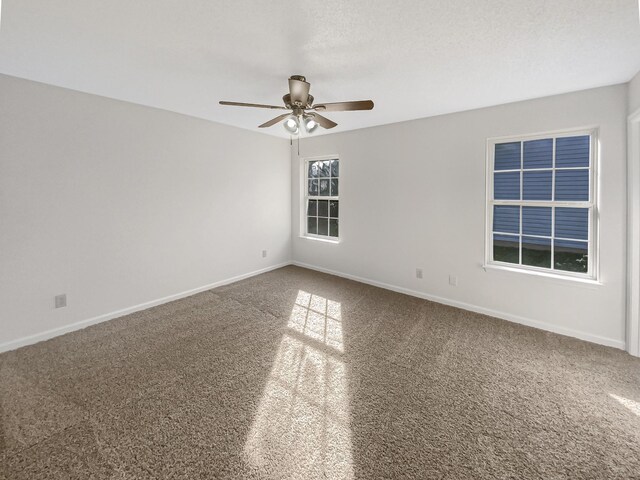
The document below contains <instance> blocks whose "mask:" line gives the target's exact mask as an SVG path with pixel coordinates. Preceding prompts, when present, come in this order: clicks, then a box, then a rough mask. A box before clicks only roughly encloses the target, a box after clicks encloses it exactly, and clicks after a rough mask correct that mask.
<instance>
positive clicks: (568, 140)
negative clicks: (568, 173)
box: [556, 135, 590, 168]
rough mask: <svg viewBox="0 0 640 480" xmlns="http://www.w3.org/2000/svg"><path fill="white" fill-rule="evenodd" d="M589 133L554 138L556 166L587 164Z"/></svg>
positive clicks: (585, 165) (584, 165) (580, 165)
mask: <svg viewBox="0 0 640 480" xmlns="http://www.w3.org/2000/svg"><path fill="white" fill-rule="evenodd" d="M589 143H590V137H589V135H582V136H579V137H564V138H558V139H556V168H562V167H588V166H589Z"/></svg>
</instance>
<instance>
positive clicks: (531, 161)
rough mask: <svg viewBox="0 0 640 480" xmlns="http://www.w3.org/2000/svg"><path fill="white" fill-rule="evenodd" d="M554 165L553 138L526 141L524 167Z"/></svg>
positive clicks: (548, 166) (549, 166) (547, 166)
mask: <svg viewBox="0 0 640 480" xmlns="http://www.w3.org/2000/svg"><path fill="white" fill-rule="evenodd" d="M552 166H553V140H552V139H551V138H545V139H543V140H531V141H529V142H524V166H523V168H525V169H527V168H551V167H552Z"/></svg>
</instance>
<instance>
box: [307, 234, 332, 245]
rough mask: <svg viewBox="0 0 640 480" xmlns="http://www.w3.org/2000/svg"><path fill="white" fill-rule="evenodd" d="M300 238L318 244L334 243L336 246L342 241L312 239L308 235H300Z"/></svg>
mask: <svg viewBox="0 0 640 480" xmlns="http://www.w3.org/2000/svg"><path fill="white" fill-rule="evenodd" d="M300 238H304V239H305V240H314V241H316V242H323V243H334V244H338V243H340V239H336V240H334V239H331V238H319V237H310V236H308V235H300Z"/></svg>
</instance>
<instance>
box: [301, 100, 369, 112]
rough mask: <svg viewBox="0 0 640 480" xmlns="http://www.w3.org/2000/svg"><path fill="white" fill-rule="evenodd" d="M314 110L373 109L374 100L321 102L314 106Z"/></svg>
mask: <svg viewBox="0 0 640 480" xmlns="http://www.w3.org/2000/svg"><path fill="white" fill-rule="evenodd" d="M313 109H314V110H319V111H321V112H345V111H351V110H371V109H373V102H372V101H371V100H359V101H356V102H336V103H319V104H318V105H314V106H313Z"/></svg>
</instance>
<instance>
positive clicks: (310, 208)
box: [307, 200, 318, 217]
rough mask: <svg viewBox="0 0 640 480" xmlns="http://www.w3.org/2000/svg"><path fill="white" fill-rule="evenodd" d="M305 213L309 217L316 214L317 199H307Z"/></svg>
mask: <svg viewBox="0 0 640 480" xmlns="http://www.w3.org/2000/svg"><path fill="white" fill-rule="evenodd" d="M307 215H309V216H310V217H315V216H316V215H318V201H317V200H309V205H308V206H307Z"/></svg>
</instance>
